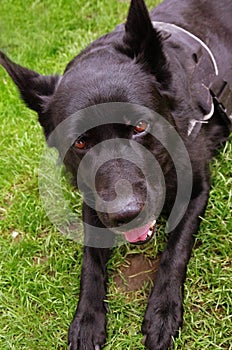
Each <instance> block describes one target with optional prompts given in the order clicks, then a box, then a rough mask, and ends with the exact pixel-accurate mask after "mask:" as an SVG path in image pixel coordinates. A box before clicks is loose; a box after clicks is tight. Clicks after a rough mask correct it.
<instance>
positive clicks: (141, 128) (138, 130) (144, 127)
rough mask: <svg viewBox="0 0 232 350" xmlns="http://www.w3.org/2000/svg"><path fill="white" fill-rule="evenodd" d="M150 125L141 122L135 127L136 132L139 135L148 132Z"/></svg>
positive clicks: (143, 121)
mask: <svg viewBox="0 0 232 350" xmlns="http://www.w3.org/2000/svg"><path fill="white" fill-rule="evenodd" d="M148 126H149V124H148V123H147V122H146V121H145V120H140V121H139V122H138V123H137V125H136V126H135V127H134V131H135V132H136V133H138V134H140V133H142V132H144V131H147V129H148Z"/></svg>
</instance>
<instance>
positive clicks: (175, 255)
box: [142, 185, 209, 350]
mask: <svg viewBox="0 0 232 350" xmlns="http://www.w3.org/2000/svg"><path fill="white" fill-rule="evenodd" d="M205 187H206V188H205V190H204V191H202V192H201V193H200V194H199V195H198V196H197V197H196V198H195V199H192V200H191V202H190V204H189V206H188V209H187V211H186V213H185V215H184V217H183V219H182V221H181V222H180V224H179V225H178V226H177V228H176V229H174V230H173V231H172V232H171V234H170V237H169V240H168V244H167V247H166V250H165V251H164V252H163V254H162V256H161V260H160V266H159V270H158V273H157V278H156V282H155V286H154V289H153V291H152V293H151V296H150V298H149V302H148V306H147V310H146V313H145V318H144V322H143V326H142V332H143V334H144V335H145V337H144V339H145V346H146V347H147V348H148V349H149V350H167V349H168V348H170V347H171V346H172V337H175V336H176V335H177V332H178V329H179V327H180V326H181V324H182V316H183V306H182V301H183V283H184V280H185V276H186V269H187V263H188V261H189V258H190V255H191V250H192V246H193V243H194V238H193V234H194V233H196V232H197V230H198V227H199V224H200V219H199V217H200V216H202V215H203V213H204V210H205V207H206V204H207V200H208V190H209V189H208V185H206V186H205Z"/></svg>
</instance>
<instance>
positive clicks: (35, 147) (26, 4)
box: [0, 0, 232, 350]
mask: <svg viewBox="0 0 232 350" xmlns="http://www.w3.org/2000/svg"><path fill="white" fill-rule="evenodd" d="M147 4H148V5H149V7H151V6H152V4H154V1H152V0H149V1H147ZM0 6H1V9H0V48H1V49H2V50H4V51H5V52H6V53H7V54H8V55H9V56H10V57H11V58H12V59H13V60H14V61H16V62H18V63H20V64H22V65H25V66H27V67H30V68H31V69H34V70H36V71H38V72H40V73H42V74H51V73H54V72H56V73H60V74H61V73H62V71H63V70H64V68H65V65H66V63H67V62H68V61H69V60H71V59H72V57H73V56H74V55H76V54H77V53H78V52H80V50H81V49H83V48H84V47H85V46H86V45H87V44H88V43H89V42H90V41H92V40H93V39H95V38H97V37H98V36H100V35H101V34H103V33H105V32H107V31H109V30H111V29H113V28H114V27H115V25H116V24H118V23H119V22H122V21H124V20H125V15H126V11H127V8H128V1H117V0H92V1H86V0H70V1H65V0H59V1H52V0H46V1H42V0H34V1H33V0H1V1H0ZM43 149H44V137H43V134H42V130H41V128H40V126H39V125H38V123H37V119H36V115H35V113H33V112H32V111H30V110H28V109H27V108H26V107H24V105H23V104H22V102H20V100H19V98H18V93H17V91H16V88H15V87H14V85H13V83H12V82H11V80H10V79H9V78H8V76H7V75H6V73H5V72H4V70H3V69H1V68H0V233H1V235H0V247H1V249H0V271H1V272H0V315H1V318H0V349H4V350H24V349H25V350H44V349H47V350H58V349H59V350H61V349H66V348H67V347H66V339H67V329H68V326H69V323H70V322H71V320H72V316H73V314H74V311H75V307H76V302H77V298H78V293H79V281H80V268H81V260H82V248H83V247H82V246H81V245H79V244H78V243H75V242H73V241H72V240H69V239H68V238H66V237H65V236H62V235H61V234H60V233H59V232H58V230H57V229H56V228H55V227H54V226H53V225H52V224H51V223H50V221H49V219H48V217H47V216H46V212H45V210H44V208H43V206H42V203H41V200H40V195H39V190H38V168H39V164H40V159H41V155H42V153H43ZM211 170H212V174H213V177H212V189H211V197H210V201H209V205H208V208H207V211H206V215H205V218H204V219H203V222H202V225H201V229H200V231H199V234H198V237H197V240H196V247H195V249H194V251H193V254H192V258H191V261H190V263H189V267H188V273H187V280H186V284H185V301H184V307H185V315H184V325H183V329H182V331H181V334H180V336H179V338H178V339H177V340H176V342H175V349H186V350H202V349H212V350H217V349H218V350H219V349H227V350H228V349H232V345H231V344H232V322H231V321H232V320H231V318H232V293H231V291H232V266H231V265H232V219H231V211H232V142H228V143H227V144H226V146H225V148H224V149H222V150H221V152H219V153H218V155H217V157H216V158H215V160H214V161H213V162H212V165H211ZM77 198H79V197H78V196H77ZM78 200H79V199H78ZM77 210H79V211H80V203H79V202H78V203H77ZM155 242H156V245H155V248H153V249H152V244H153V243H152V244H149V245H148V246H147V248H146V249H143V250H142V253H143V254H144V256H148V255H149V254H151V255H152V256H153V257H155V256H156V255H157V254H158V253H159V252H160V251H161V250H162V249H163V247H164V245H165V235H164V233H163V228H161V229H160V230H159V231H158V233H157V235H156V239H155ZM139 253H141V251H140V250H139V249H138V248H132V247H129V246H122V247H120V248H116V249H115V250H114V254H113V256H112V259H111V261H110V263H109V292H108V304H109V314H108V342H107V345H106V346H105V348H104V349H106V350H109V349H119V350H120V349H123V350H125V349H128V350H135V349H136V350H139V349H143V346H142V344H141V339H142V335H141V332H140V327H141V323H142V318H143V313H144V310H145V305H146V300H147V295H148V290H149V288H150V286H149V284H146V285H145V286H144V287H141V288H140V289H139V290H137V291H133V292H132V291H127V292H126V291H124V290H123V288H120V287H119V286H118V285H115V283H114V281H115V276H114V273H113V271H114V270H116V271H118V273H120V270H122V268H123V267H124V266H126V265H127V259H128V257H130V256H136V255H138V254H139Z"/></svg>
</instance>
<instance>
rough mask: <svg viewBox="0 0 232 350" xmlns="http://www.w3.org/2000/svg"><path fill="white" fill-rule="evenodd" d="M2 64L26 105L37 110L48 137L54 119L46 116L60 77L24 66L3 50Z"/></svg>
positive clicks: (0, 52)
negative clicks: (13, 60) (43, 73)
mask: <svg viewBox="0 0 232 350" xmlns="http://www.w3.org/2000/svg"><path fill="white" fill-rule="evenodd" d="M0 64H1V65H2V66H3V67H4V68H5V70H6V71H7V73H8V74H9V76H10V77H11V79H12V80H13V82H14V83H15V85H16V86H17V87H18V89H19V92H20V95H21V97H22V99H23V101H24V102H25V103H26V105H27V106H28V107H29V108H31V109H33V110H34V111H36V112H37V113H38V116H39V122H40V124H41V125H42V127H43V129H44V133H45V136H46V137H48V135H49V134H50V132H51V131H52V130H53V125H52V121H51V120H48V116H47V115H46V117H47V118H46V117H45V110H46V107H47V105H48V103H49V101H50V99H51V98H52V96H53V94H54V92H55V90H56V88H57V86H58V83H59V80H60V77H59V76H57V75H51V76H44V75H40V74H38V73H36V72H34V71H33V70H30V69H27V68H24V67H22V66H20V65H18V64H16V63H14V62H12V61H11V60H10V59H9V58H8V57H7V56H6V55H5V54H4V53H3V52H2V51H0Z"/></svg>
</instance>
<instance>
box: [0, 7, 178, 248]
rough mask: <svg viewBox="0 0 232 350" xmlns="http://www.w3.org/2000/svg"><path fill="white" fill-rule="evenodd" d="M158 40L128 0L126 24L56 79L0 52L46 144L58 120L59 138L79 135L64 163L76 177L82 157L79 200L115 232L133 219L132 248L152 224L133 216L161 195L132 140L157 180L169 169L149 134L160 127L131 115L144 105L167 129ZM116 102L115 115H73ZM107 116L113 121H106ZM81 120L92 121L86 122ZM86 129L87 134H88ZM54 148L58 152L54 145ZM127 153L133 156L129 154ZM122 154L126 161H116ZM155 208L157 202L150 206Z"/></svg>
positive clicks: (166, 79) (166, 77) (166, 80)
mask: <svg viewBox="0 0 232 350" xmlns="http://www.w3.org/2000/svg"><path fill="white" fill-rule="evenodd" d="M162 40H163V38H162V36H161V35H160V33H158V32H157V31H156V30H155V29H154V28H153V26H152V23H151V20H150V18H149V14H148V11H147V9H146V7H145V4H144V2H143V1H142V0H136V1H135V0H132V2H131V6H130V9H129V13H128V17H127V21H126V23H125V26H124V25H122V26H119V27H118V28H117V29H116V30H115V31H114V32H112V33H110V34H108V35H106V36H104V37H102V38H100V39H98V40H96V41H95V42H94V43H92V44H91V45H90V46H89V47H87V48H86V49H85V50H84V51H83V52H82V53H81V54H80V55H78V56H77V57H76V58H74V60H72V61H71V62H70V63H69V64H68V66H67V68H66V70H65V72H64V74H63V76H58V75H53V76H42V75H40V74H38V73H36V72H34V71H31V70H29V69H26V68H24V67H21V66H19V65H17V64H15V63H13V62H12V61H10V60H9V59H8V58H7V56H6V55H5V54H3V53H1V54H0V63H1V64H2V65H3V67H4V68H5V69H6V70H7V72H8V73H9V75H10V76H11V78H12V79H13V81H14V82H15V84H16V85H17V87H18V89H19V91H20V94H21V97H22V99H23V100H24V102H25V103H26V104H27V106H28V107H29V108H31V109H33V110H34V111H36V112H37V113H38V116H39V122H40V124H41V125H42V127H43V130H44V134H45V136H46V138H47V139H49V137H50V135H51V134H52V133H53V131H54V130H55V129H56V128H57V126H58V125H60V124H61V123H62V122H64V121H67V124H66V125H67V129H66V130H63V131H64V133H65V132H67V133H70V129H73V128H74V129H75V132H76V133H77V135H79V136H78V137H77V138H76V139H75V140H74V141H73V143H72V145H71V146H70V148H69V149H68V150H67V153H66V155H65V157H64V163H65V164H66V166H67V168H68V169H69V170H70V171H71V172H72V173H73V175H74V177H76V176H77V170H78V166H79V164H80V161H81V160H82V159H83V157H84V156H85V155H87V154H88V157H89V158H88V159H89V162H88V164H87V166H86V165H85V166H83V167H82V168H83V172H82V176H81V179H80V183H81V186H82V190H83V191H84V194H85V196H86V198H87V197H91V200H92V201H93V202H94V206H95V210H96V212H97V214H98V217H99V219H100V220H101V222H102V223H103V225H104V226H106V227H120V226H121V225H122V224H128V223H129V222H131V221H134V224H133V227H132V228H131V229H129V230H127V233H126V238H127V240H128V241H131V242H140V241H141V242H145V241H147V240H148V239H149V237H150V235H151V230H150V229H151V228H152V224H153V219H154V218H152V219H151V218H150V219H147V218H146V215H144V216H143V215H140V214H141V212H142V211H143V208H144V206H145V203H146V202H148V207H150V208H151V209H150V211H151V212H155V211H156V210H157V208H158V207H160V203H159V202H160V199H159V198H160V197H162V193H161V192H162V191H163V189H162V181H163V179H162V177H161V176H160V175H159V174H158V173H156V174H154V172H153V174H150V172H151V167H150V164H151V163H150V162H151V159H150V158H149V157H147V156H146V152H145V150H144V151H142V150H141V149H142V147H138V148H136V147H134V146H133V145H132V144H131V141H136V142H137V143H138V145H140V146H143V148H144V149H146V150H148V151H149V152H150V153H151V154H152V155H154V156H155V157H156V159H157V160H158V161H159V163H160V166H161V167H162V172H163V173H164V175H165V174H167V173H168V172H169V170H170V167H171V166H172V162H171V160H170V159H169V156H168V153H167V152H166V151H165V148H164V147H163V146H162V144H161V143H160V142H159V141H158V140H157V139H156V138H155V137H154V136H153V135H152V134H153V132H152V131H153V130H154V129H157V130H158V132H159V133H162V132H164V130H163V128H162V127H160V128H159V127H158V126H157V124H156V122H155V121H154V119H153V117H151V116H149V115H147V114H146V113H144V114H143V115H141V114H142V113H141V110H140V109H139V108H138V110H137V111H136V108H135V107H134V106H135V105H137V106H145V107H147V108H148V109H149V110H152V111H156V112H158V113H159V114H160V115H162V116H163V117H165V119H166V120H168V122H169V124H170V125H174V122H173V120H172V116H171V113H170V110H171V109H172V108H173V105H172V104H173V100H172V99H171V98H170V97H169V94H168V86H169V84H170V72H169V70H168V67H167V61H166V58H165V55H164V53H163V48H162ZM115 102H117V103H118V102H119V103H122V104H123V103H125V105H126V106H128V109H127V110H126V111H123V112H121V113H118V110H117V109H116V112H115V111H113V109H114V107H112V110H109V109H107V108H108V107H107V108H106V109H105V112H104V111H103V109H104V108H103V109H102V110H101V113H100V115H101V116H100V117H99V115H98V116H95V115H94V113H95V112H93V114H92V115H91V113H90V115H87V114H88V113H82V115H81V116H80V118H79V117H78V112H79V111H83V110H86V108H87V110H88V108H89V107H91V106H96V105H99V104H101V105H102V106H104V104H105V106H106V105H107V106H108V105H109V103H112V106H115V104H114V103H115ZM76 113H77V119H78V118H79V119H78V120H76V119H75V122H74V123H73V119H72V120H71V122H70V124H69V118H70V116H72V115H75V114H76ZM109 114H111V116H112V115H114V117H115V118H114V119H112V118H111V119H110V118H109ZM83 116H84V117H83ZM88 117H89V118H90V119H91V120H89V121H88ZM93 118H99V123H98V125H97V124H92V120H93ZM107 118H109V119H107ZM116 118H118V119H116ZM86 120H87V121H86ZM83 123H84V128H83V130H84V132H83V133H81V134H80V133H79V131H78V127H82V126H83V125H82V124H83ZM88 123H90V124H88ZM88 125H91V128H89V129H88V128H87V127H86V126H88ZM72 131H73V130H72ZM75 132H74V134H75ZM78 133H79V134H78ZM65 136H66V135H63V136H62V137H64V138H65ZM164 138H165V136H164ZM119 139H120V140H122V139H123V140H125V143H124V144H123V147H124V148H123V147H122V148H121V154H122V157H120V156H117V157H116V158H115V156H114V153H115V150H116V149H117V141H116V140H119ZM109 140H115V142H116V143H113V145H112V143H111V144H109V147H106V143H103V141H105V142H107V141H109ZM133 144H134V143H133ZM98 145H99V146H98ZM95 146H98V147H97V148H96V147H95ZM56 147H57V148H58V149H59V144H56ZM130 147H131V150H132V152H131V154H132V156H130V155H129V154H130V151H128V150H130ZM124 151H125V152H126V154H127V155H128V157H127V159H123V158H124V157H123V152H124ZM103 155H105V156H106V159H105V162H102V159H103V158H104V156H103ZM111 156H112V159H111ZM103 160H104V159H103ZM100 162H101V165H100V166H99V164H100ZM157 169H158V167H157ZM92 173H94V174H95V178H94V181H93V179H92V178H90V176H88V174H92ZM154 180H155V181H154ZM93 182H94V184H93ZM117 186H118V187H117ZM93 187H95V189H96V192H95V194H94V193H93V191H92V188H93ZM96 193H97V196H96ZM119 194H120V195H119ZM112 202H114V210H112V211H111V210H110V209H109V206H108V204H107V203H112ZM154 202H157V203H158V204H155V205H154V204H152V203H154ZM102 203H103V204H102ZM115 208H116V210H115ZM149 214H150V213H149ZM137 217H139V219H136V218H137ZM146 220H148V221H146Z"/></svg>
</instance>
